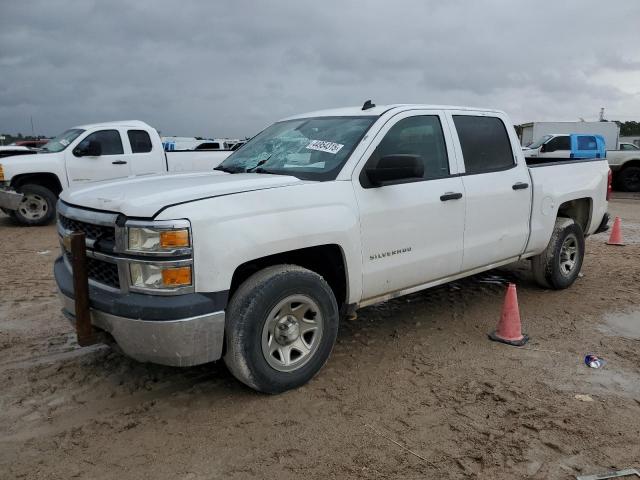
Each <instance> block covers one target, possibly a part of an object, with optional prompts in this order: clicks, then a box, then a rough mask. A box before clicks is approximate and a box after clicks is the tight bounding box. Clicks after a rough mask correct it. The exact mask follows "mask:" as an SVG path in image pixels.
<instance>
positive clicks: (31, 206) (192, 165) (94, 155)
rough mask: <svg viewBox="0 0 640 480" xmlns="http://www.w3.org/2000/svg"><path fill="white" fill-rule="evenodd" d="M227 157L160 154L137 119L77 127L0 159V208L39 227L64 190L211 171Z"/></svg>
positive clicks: (213, 153)
mask: <svg viewBox="0 0 640 480" xmlns="http://www.w3.org/2000/svg"><path fill="white" fill-rule="evenodd" d="M230 153H231V151H230V150H229V151H224V150H221V151H197V152H194V151H184V152H168V153H165V152H164V150H163V148H162V142H161V140H160V136H159V135H158V132H157V131H156V130H155V129H154V128H152V127H150V126H149V125H147V124H146V123H144V122H140V121H137V120H131V121H123V122H108V123H99V124H93V125H82V126H79V127H74V128H71V129H69V130H67V131H65V132H64V133H62V134H61V135H59V136H57V137H56V138H54V139H52V140H51V141H50V142H49V143H47V144H46V145H45V146H44V147H43V148H42V149H41V150H40V151H39V152H37V153H36V152H34V154H33V155H21V156H19V157H18V156H13V157H5V158H2V159H0V208H1V209H2V210H3V211H4V212H5V213H7V214H9V215H10V216H11V217H13V218H14V219H15V220H16V221H17V222H18V223H21V224H23V225H44V224H46V223H48V222H49V221H51V219H52V218H53V216H54V214H55V204H56V200H57V197H58V195H59V194H60V192H61V191H62V190H63V189H65V188H67V187H69V186H73V185H77V184H80V183H86V182H94V181H100V180H110V179H115V178H122V177H129V176H134V175H149V174H152V173H162V172H167V171H168V172H181V171H211V170H212V169H213V168H214V167H216V166H217V165H219V164H220V163H221V162H222V161H223V160H224V159H225V158H227V156H229V154H230Z"/></svg>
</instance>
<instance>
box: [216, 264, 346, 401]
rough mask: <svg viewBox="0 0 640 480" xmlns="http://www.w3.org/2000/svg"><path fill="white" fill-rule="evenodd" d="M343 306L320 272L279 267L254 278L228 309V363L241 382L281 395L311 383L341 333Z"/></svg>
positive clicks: (285, 266) (240, 290) (261, 390)
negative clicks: (339, 309)
mask: <svg viewBox="0 0 640 480" xmlns="http://www.w3.org/2000/svg"><path fill="white" fill-rule="evenodd" d="M338 323H339V311H338V304H337V302H336V299H335V296H334V294H333V291H332V290H331V287H329V285H328V284H327V282H326V281H325V280H324V278H322V277H321V276H320V275H318V274H317V273H315V272H312V271H311V270H307V269H305V268H302V267H299V266H297V265H276V266H273V267H268V268H265V269H264V270H261V271H259V272H257V273H255V274H254V275H252V276H251V277H249V278H248V279H247V280H246V281H245V282H244V283H243V284H242V285H240V287H239V288H238V290H237V291H236V292H235V294H234V295H233V298H232V299H231V301H230V302H229V307H228V308H227V322H226V331H225V340H226V353H225V355H224V361H225V363H226V365H227V367H228V368H229V370H230V371H231V373H232V374H233V375H234V376H235V377H236V378H237V379H238V380H240V381H241V382H242V383H244V384H245V385H248V386H249V387H251V388H253V389H255V390H258V391H260V392H265V393H280V392H284V391H286V390H289V389H292V388H296V387H299V386H301V385H303V384H305V383H307V382H308V381H309V380H310V379H311V378H312V377H313V376H314V375H315V374H316V373H317V372H318V371H319V370H320V368H322V366H323V365H324V364H325V362H326V361H327V359H328V358H329V355H330V354H331V350H332V348H333V345H334V343H335V340H336V336H337V334H338Z"/></svg>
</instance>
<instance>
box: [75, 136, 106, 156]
mask: <svg viewBox="0 0 640 480" xmlns="http://www.w3.org/2000/svg"><path fill="white" fill-rule="evenodd" d="M73 154H74V155H75V156H76V157H99V156H100V155H102V145H100V142H98V141H96V140H89V142H80V145H78V146H77V147H76V148H74V149H73Z"/></svg>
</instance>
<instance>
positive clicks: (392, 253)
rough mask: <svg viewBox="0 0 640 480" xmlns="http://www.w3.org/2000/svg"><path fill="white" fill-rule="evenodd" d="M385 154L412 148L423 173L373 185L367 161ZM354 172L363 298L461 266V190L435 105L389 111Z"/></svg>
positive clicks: (447, 273) (448, 139)
mask: <svg viewBox="0 0 640 480" xmlns="http://www.w3.org/2000/svg"><path fill="white" fill-rule="evenodd" d="M389 155H417V156H419V157H420V158H421V159H422V161H423V162H424V174H423V178H416V179H412V180H410V181H398V182H396V183H387V184H384V185H383V186H372V185H371V184H370V183H369V182H368V181H367V174H366V169H367V168H368V166H369V165H373V164H375V163H376V162H378V161H379V159H380V158H382V157H386V156H389ZM364 158H365V159H367V160H366V162H361V165H360V166H359V167H358V168H356V170H355V172H354V178H353V185H354V189H355V195H356V199H357V204H358V209H359V212H360V230H361V238H362V272H363V279H362V283H363V294H362V298H363V300H368V299H374V298H376V297H380V296H383V295H387V294H389V293H393V292H397V291H400V290H405V289H409V288H412V287H419V286H420V285H423V284H426V283H429V282H433V281H436V280H439V279H442V278H446V277H449V276H451V275H455V274H457V273H460V270H461V266H462V252H463V238H464V221H465V201H466V198H465V195H464V186H463V183H462V179H461V178H460V176H458V175H457V174H458V167H457V164H456V157H455V153H454V147H453V143H452V139H451V135H450V132H449V127H448V124H447V122H446V120H445V118H444V114H443V112H441V111H434V110H424V111H423V110H415V111H410V112H403V113H401V114H398V115H396V116H395V117H393V118H391V119H390V120H389V121H388V123H387V124H386V125H385V126H384V127H383V128H382V129H381V130H380V132H379V133H378V134H377V135H376V138H375V139H374V141H373V142H372V145H371V146H370V147H369V148H368V150H367V152H366V153H365V156H364Z"/></svg>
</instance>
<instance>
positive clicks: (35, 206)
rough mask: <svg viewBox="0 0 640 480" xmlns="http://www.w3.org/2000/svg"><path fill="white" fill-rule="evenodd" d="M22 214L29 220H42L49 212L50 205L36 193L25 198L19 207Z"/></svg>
mask: <svg viewBox="0 0 640 480" xmlns="http://www.w3.org/2000/svg"><path fill="white" fill-rule="evenodd" d="M18 211H19V212H20V214H21V215H22V216H23V217H24V218H27V219H29V220H40V219H41V218H43V217H44V216H45V215H46V214H47V212H48V211H49V205H48V204H47V201H46V200H45V199H44V197H42V196H40V195H37V194H35V193H29V194H27V195H25V196H24V198H23V199H22V201H21V202H20V205H19V206H18Z"/></svg>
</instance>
